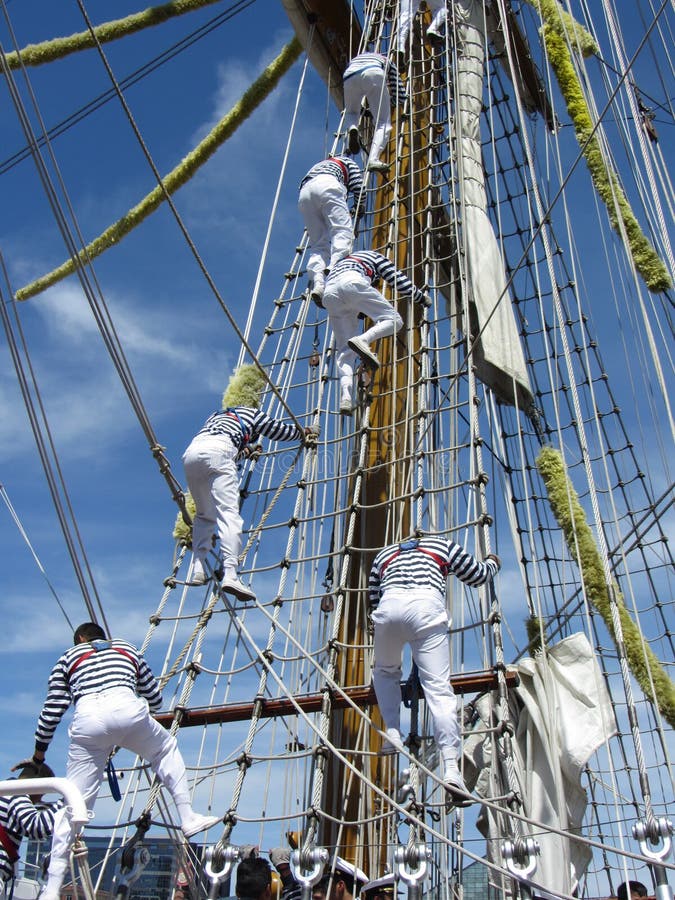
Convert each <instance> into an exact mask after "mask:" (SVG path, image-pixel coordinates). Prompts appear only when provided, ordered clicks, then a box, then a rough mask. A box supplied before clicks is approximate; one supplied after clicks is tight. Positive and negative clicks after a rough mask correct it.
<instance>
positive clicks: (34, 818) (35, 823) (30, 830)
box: [0, 781, 64, 891]
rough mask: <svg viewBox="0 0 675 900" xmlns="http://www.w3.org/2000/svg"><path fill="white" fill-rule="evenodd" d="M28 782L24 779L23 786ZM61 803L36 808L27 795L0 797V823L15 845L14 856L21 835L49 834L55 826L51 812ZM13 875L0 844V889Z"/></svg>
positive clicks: (40, 837)
mask: <svg viewBox="0 0 675 900" xmlns="http://www.w3.org/2000/svg"><path fill="white" fill-rule="evenodd" d="M29 784H30V782H29V781H27V782H26V788H28V785H29ZM63 804H64V800H59V801H58V803H52V804H45V806H44V807H37V806H34V804H33V802H32V801H31V799H30V797H28V796H27V795H23V794H21V795H19V796H16V797H0V825H2V827H3V828H4V829H5V834H6V835H7V837H8V838H9V840H10V843H11V844H12V846H13V847H14V848H15V854H16V856H18V855H19V847H20V846H21V840H22V838H24V837H29V838H33V840H36V841H40V840H44V839H45V838H47V837H49V835H50V834H51V833H52V830H53V828H54V813H55V812H56V810H57V809H59V808H60V807H61V806H63ZM13 874H14V863H13V862H12V860H11V859H10V857H9V854H8V853H7V851H6V850H5V848H4V847H3V846H2V845H1V844H0V891H1V890H2V883H3V882H5V881H9V880H10V878H12V876H13Z"/></svg>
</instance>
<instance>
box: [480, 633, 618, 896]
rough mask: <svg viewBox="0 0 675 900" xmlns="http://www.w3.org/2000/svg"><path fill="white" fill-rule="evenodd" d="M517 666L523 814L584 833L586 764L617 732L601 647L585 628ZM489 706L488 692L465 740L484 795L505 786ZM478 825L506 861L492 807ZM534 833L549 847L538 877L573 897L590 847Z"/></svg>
mask: <svg viewBox="0 0 675 900" xmlns="http://www.w3.org/2000/svg"><path fill="white" fill-rule="evenodd" d="M517 671H518V675H519V677H520V685H519V686H518V687H517V688H515V689H514V691H513V694H512V697H511V703H510V714H511V718H512V721H513V722H514V723H515V736H514V740H513V759H514V763H515V775H516V778H517V782H518V783H517V785H516V788H517V790H518V791H519V794H520V796H521V798H522V800H523V807H522V809H521V810H520V811H521V813H522V814H523V815H525V816H527V817H528V818H531V819H533V820H534V823H542V824H543V825H544V826H549V827H552V828H556V829H560V830H563V831H567V832H569V833H571V834H581V826H582V822H583V817H584V812H585V809H586V805H587V797H586V791H585V790H584V788H583V787H582V786H581V772H582V769H583V767H584V766H585V765H586V763H587V762H588V760H589V759H590V757H591V756H592V754H593V753H594V752H595V751H596V750H597V749H598V748H599V747H600V746H601V745H602V744H603V743H604V742H606V741H607V740H608V739H609V738H610V737H612V736H613V735H614V734H616V731H617V728H616V720H615V718H614V713H613V710H612V706H611V702H610V698H609V694H608V692H607V688H606V686H605V682H604V680H603V677H602V673H601V672H600V668H599V666H598V663H597V661H596V659H595V656H594V654H593V650H592V648H591V645H590V644H589V642H588V638H587V637H586V635H584V634H582V633H581V632H580V633H577V634H573V635H571V636H570V637H568V638H565V639H564V640H562V641H560V643H558V644H556V645H555V646H553V647H550V648H548V649H547V650H546V652H545V653H539V654H537V656H536V657H535V658H533V659H532V658H528V659H525V660H523V661H522V662H521V663H520V664H519V665H518V667H517ZM489 705H490V704H489V702H488V698H487V697H484V698H482V700H481V701H480V703H479V704H477V705H476V707H475V709H476V712H477V713H478V716H479V719H477V721H476V723H475V732H476V736H475V737H472V736H471V735H469V737H468V738H467V740H466V741H465V745H464V754H465V763H466V765H467V768H468V771H467V779H468V781H469V783H471V782H472V781H473V780H474V779H477V782H476V791H477V793H478V794H479V795H480V796H483V797H489V796H494V793H495V791H497V790H498V789H499V788H498V786H497V785H496V784H495V783H494V781H493V780H492V776H491V775H490V773H489V772H488V768H489V759H490V755H491V754H490V750H489V740H486V739H485V732H484V730H483V729H484V728H485V725H486V724H488V723H489V720H490V712H489ZM481 730H483V733H482V734H481V735H480V736H478V732H479V731H481ZM479 770H480V771H479ZM478 825H479V827H480V828H481V831H482V833H483V834H485V836H486V837H487V838H488V846H489V848H490V855H491V856H492V857H493V859H494V861H495V862H500V863H501V862H502V860H501V859H499V856H498V854H499V851H500V846H501V840H502V838H503V829H502V828H501V827H500V826H499V825H498V824H497V822H496V821H495V820H494V816H493V814H492V813H491V812H489V811H487V810H485V811H483V812H482V813H481V816H480V819H479V822H478ZM531 834H532V836H533V837H534V838H535V840H536V841H537V842H538V843H539V846H540V848H541V854H540V856H539V857H538V860H537V868H536V871H535V874H534V876H533V878H534V881H535V882H536V883H537V884H539V885H543V886H545V887H546V888H548V889H549V890H551V891H558V892H560V893H563V894H571V893H572V891H573V890H574V889H575V888H576V886H577V884H578V882H579V878H580V877H581V875H582V874H583V873H584V871H585V869H586V867H587V866H588V863H589V862H590V859H591V851H590V848H589V847H588V845H587V844H585V843H581V842H577V841H574V840H570V839H569V838H567V837H563V836H562V835H558V834H556V833H554V832H553V831H549V830H548V829H547V828H546V827H545V828H539V827H538V826H537V824H533V825H532V827H531ZM538 893H539V895H540V896H547V895H546V894H545V893H543V894H542V893H541V891H539V892H538Z"/></svg>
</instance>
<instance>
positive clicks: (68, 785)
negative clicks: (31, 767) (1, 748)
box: [0, 778, 89, 828]
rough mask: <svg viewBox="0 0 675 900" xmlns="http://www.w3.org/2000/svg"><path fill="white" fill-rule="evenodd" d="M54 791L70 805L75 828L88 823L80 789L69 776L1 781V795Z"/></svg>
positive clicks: (51, 792) (71, 819) (12, 795)
mask: <svg viewBox="0 0 675 900" xmlns="http://www.w3.org/2000/svg"><path fill="white" fill-rule="evenodd" d="M53 793H58V794H62V795H63V797H64V799H65V801H66V803H67V805H68V806H69V807H70V821H71V823H72V827H73V828H80V827H81V826H82V825H86V824H87V822H88V821H89V814H88V812H87V807H86V806H85V804H84V800H83V798H82V794H81V793H80V789H79V788H77V787H75V785H74V784H73V783H72V781H68V779H67V778H13V779H12V780H11V781H0V796H7V797H16V796H17V795H18V794H29V795H34V794H53Z"/></svg>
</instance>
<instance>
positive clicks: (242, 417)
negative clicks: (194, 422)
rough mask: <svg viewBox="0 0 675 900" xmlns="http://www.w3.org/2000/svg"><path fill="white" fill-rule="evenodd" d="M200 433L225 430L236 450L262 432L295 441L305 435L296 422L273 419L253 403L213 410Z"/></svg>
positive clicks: (215, 433)
mask: <svg viewBox="0 0 675 900" xmlns="http://www.w3.org/2000/svg"><path fill="white" fill-rule="evenodd" d="M198 434H213V435H221V434H226V435H227V436H228V437H229V438H230V439H231V440H232V443H233V444H234V446H235V447H236V448H237V450H243V448H244V446H245V445H246V444H247V443H249V442H253V441H255V440H257V439H258V438H259V437H260V435H261V434H264V435H265V436H266V437H268V438H270V439H271V440H273V441H293V440H297V439H302V438H304V436H305V434H304V431H300V430H299V429H298V427H297V426H296V425H295V424H294V423H293V422H282V421H280V420H279V419H272V418H271V417H270V416H268V415H266V414H265V413H264V412H262V411H261V410H259V409H254V408H253V407H251V406H232V407H230V408H228V409H223V410H219V411H218V412H214V413H213V414H212V415H210V416H209V417H208V419H207V420H206V422H204V425H203V426H202V428H201V429H200V431H199V432H198Z"/></svg>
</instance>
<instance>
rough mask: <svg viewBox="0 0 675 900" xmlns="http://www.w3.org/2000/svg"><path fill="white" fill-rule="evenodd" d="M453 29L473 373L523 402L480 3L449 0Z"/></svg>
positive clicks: (523, 373) (526, 400)
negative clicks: (489, 144)
mask: <svg viewBox="0 0 675 900" xmlns="http://www.w3.org/2000/svg"><path fill="white" fill-rule="evenodd" d="M452 15H454V16H455V19H456V26H457V27H456V35H457V61H456V65H457V75H456V78H457V91H456V96H457V102H458V125H459V127H458V130H457V133H458V135H459V137H458V143H459V146H458V147H457V163H458V170H459V178H460V184H461V193H462V208H463V220H464V245H465V251H466V260H467V273H466V274H467V278H466V281H467V283H468V286H469V302H470V303H472V304H473V313H474V314H475V320H476V321H475V326H476V328H477V330H479V331H480V333H481V339H480V343H479V346H478V348H477V354H476V361H477V366H478V369H477V374H478V377H479V378H480V379H481V381H482V382H483V383H484V384H487V385H488V386H490V387H491V388H492V389H493V390H494V391H495V392H496V394H497V396H498V397H499V398H500V399H501V400H503V401H504V402H507V403H516V402H518V403H519V404H520V405H521V406H523V407H525V408H528V407H529V406H530V404H531V397H532V391H531V388H530V380H529V377H528V374H527V370H526V368H525V358H524V355H523V351H522V347H521V344H520V337H519V334H518V328H517V326H516V321H515V317H514V314H513V308H512V305H511V296H510V293H509V290H508V288H507V284H506V277H505V274H504V265H503V262H502V256H501V253H500V250H499V245H498V243H497V239H496V237H495V233H494V230H493V228H492V225H491V223H490V220H489V218H488V214H487V196H486V192H485V176H484V172H483V162H482V155H481V146H480V115H481V110H482V105H483V71H484V66H485V22H484V13H483V4H482V3H478V2H476V0H456V2H455V3H454V4H453V6H452Z"/></svg>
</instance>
